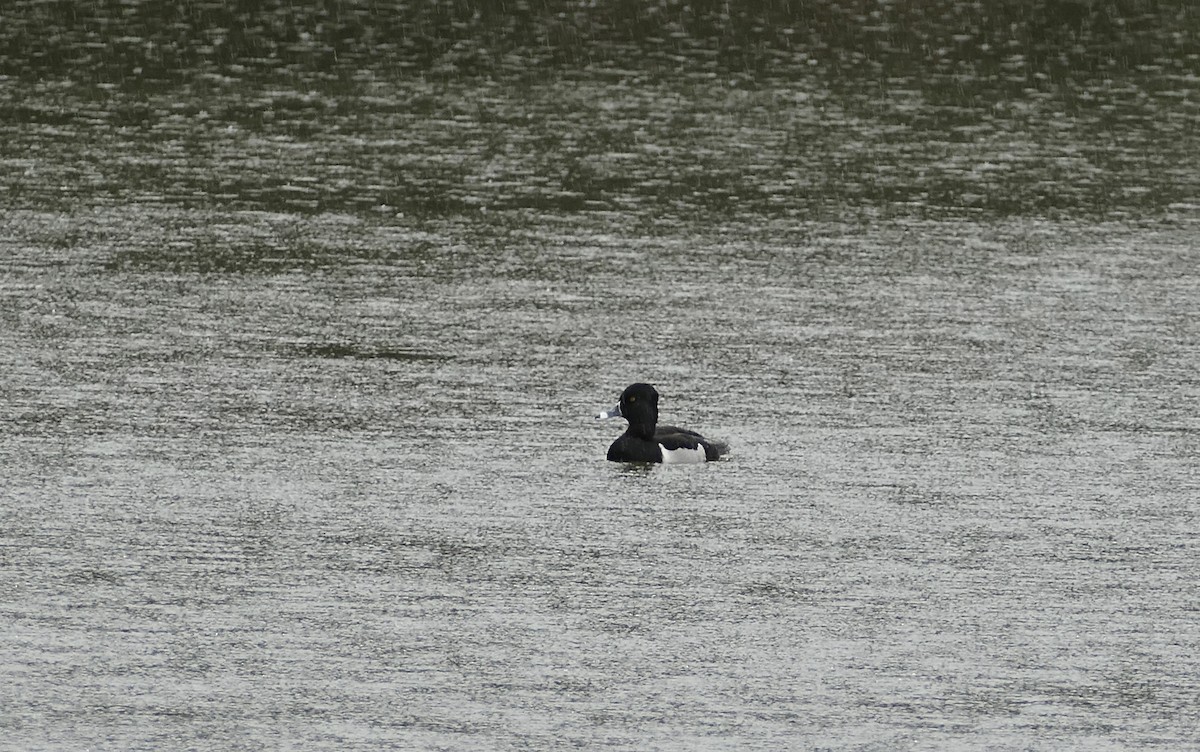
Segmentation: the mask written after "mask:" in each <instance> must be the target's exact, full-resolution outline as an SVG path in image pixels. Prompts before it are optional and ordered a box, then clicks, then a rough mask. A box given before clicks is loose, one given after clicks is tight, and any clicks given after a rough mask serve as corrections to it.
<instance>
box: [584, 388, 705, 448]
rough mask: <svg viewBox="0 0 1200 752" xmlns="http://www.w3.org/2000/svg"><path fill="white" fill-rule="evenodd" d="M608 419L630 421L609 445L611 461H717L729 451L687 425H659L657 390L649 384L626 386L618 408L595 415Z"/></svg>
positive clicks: (599, 418) (617, 405)
mask: <svg viewBox="0 0 1200 752" xmlns="http://www.w3.org/2000/svg"><path fill="white" fill-rule="evenodd" d="M606 418H624V419H625V420H627V421H629V427H628V428H626V429H625V433H623V434H621V436H620V437H619V438H618V439H617V440H616V441H614V442H613V443H612V446H610V447H609V448H608V460H609V461H610V462H661V463H663V464H664V465H675V464H682V463H691V462H714V461H716V460H717V459H719V458H720V457H721V455H724V454H728V452H729V445H728V444H726V443H724V442H721V441H712V440H710V439H706V438H704V437H703V436H701V435H700V434H698V433H696V432H695V431H689V430H688V429H686V428H678V427H676V426H660V425H658V390H657V389H655V388H654V387H653V386H651V385H650V384H640V383H639V384H630V385H629V386H627V387H626V388H625V391H623V392H621V401H620V402H618V403H617V404H616V406H615V407H613V408H611V409H609V410H604V411H602V412H601V413H600V414H599V415H597V416H596V419H597V420H604V419H606Z"/></svg>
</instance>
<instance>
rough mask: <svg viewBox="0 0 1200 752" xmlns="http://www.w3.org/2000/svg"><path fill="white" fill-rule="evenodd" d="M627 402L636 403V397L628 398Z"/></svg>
mask: <svg viewBox="0 0 1200 752" xmlns="http://www.w3.org/2000/svg"><path fill="white" fill-rule="evenodd" d="M629 401H630V402H637V397H630V398H629Z"/></svg>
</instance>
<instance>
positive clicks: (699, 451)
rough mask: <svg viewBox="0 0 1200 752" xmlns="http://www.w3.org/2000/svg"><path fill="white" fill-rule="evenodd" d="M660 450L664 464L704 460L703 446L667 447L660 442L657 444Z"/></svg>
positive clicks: (680, 463)
mask: <svg viewBox="0 0 1200 752" xmlns="http://www.w3.org/2000/svg"><path fill="white" fill-rule="evenodd" d="M658 448H659V449H661V450H662V456H663V464H664V465H682V464H685V463H689V462H704V459H705V458H704V447H702V446H698V447H696V448H695V449H684V448H682V447H680V448H679V449H667V448H666V447H665V446H663V445H662V444H659V445H658Z"/></svg>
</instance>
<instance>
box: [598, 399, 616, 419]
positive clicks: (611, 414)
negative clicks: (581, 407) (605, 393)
mask: <svg viewBox="0 0 1200 752" xmlns="http://www.w3.org/2000/svg"><path fill="white" fill-rule="evenodd" d="M620 417H621V403H619V402H618V403H617V404H616V406H615V407H610V408H609V409H607V410H601V411H600V414H599V415H597V416H596V420H604V419H606V418H620Z"/></svg>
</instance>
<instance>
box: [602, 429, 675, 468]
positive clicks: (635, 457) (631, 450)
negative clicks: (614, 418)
mask: <svg viewBox="0 0 1200 752" xmlns="http://www.w3.org/2000/svg"><path fill="white" fill-rule="evenodd" d="M608 459H609V461H610V462H662V460H663V458H662V447H661V446H659V445H658V442H656V441H649V440H647V439H643V438H640V437H637V436H633V435H630V434H628V433H624V434H621V436H620V437H618V438H617V440H616V441H614V442H613V443H612V446H610V447H609V448H608Z"/></svg>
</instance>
